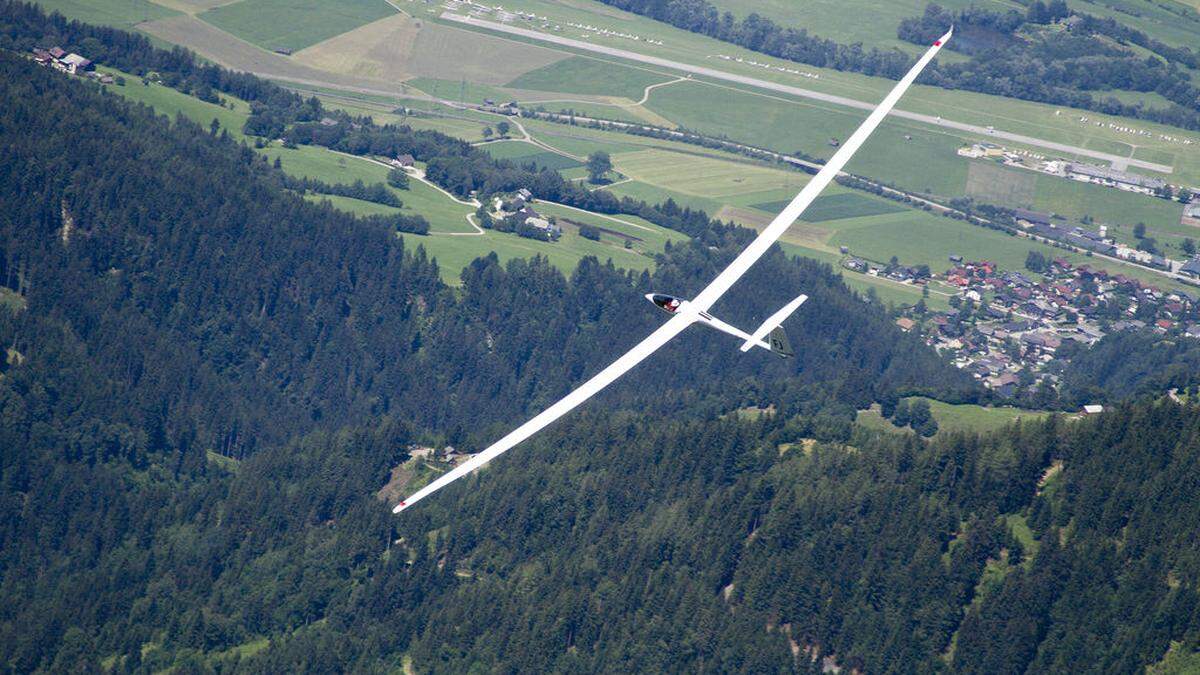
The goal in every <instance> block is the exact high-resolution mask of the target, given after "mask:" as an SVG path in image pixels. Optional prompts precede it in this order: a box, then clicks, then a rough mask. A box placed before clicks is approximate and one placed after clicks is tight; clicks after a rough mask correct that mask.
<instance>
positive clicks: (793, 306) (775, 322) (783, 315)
mask: <svg viewBox="0 0 1200 675" xmlns="http://www.w3.org/2000/svg"><path fill="white" fill-rule="evenodd" d="M805 300H808V296H807V295H800V296H798V297H797V298H796V299H795V300H792V301H791V302H789V303H788V304H786V305H784V306H783V309H781V310H779V311H778V312H775V313H774V314H772V315H771V317H770V318H769V319H767V320H766V321H764V322H762V325H761V326H759V327H758V330H756V331H754V334H753V335H751V336H750V339H749V340H746V341H745V342H743V343H742V347H741V350H742V351H744V352H748V351H750V348H751V347H753V346H755V345H756V344H757V343H759V342H761V341H762V339H763V338H764V337H766V336H767V334H768V333H771V337H772V338H774V337H775V335H774V334H773V333H772V331H774V330H775V329H776V328H779V324H781V323H783V322H784V320H785V319H787V318H788V317H789V316H791V315H792V312H795V311H796V310H797V309H799V307H800V305H803V304H804V301H805ZM782 333H783V331H780V334H782ZM783 340H784V342H785V343H786V342H787V337H786V336H785V337H784V338H783ZM773 344H774V343H772V346H773ZM771 351H775V350H774V349H772V350H771ZM788 351H789V352H790V351H791V347H789V348H788ZM790 355H791V354H788V356H790Z"/></svg>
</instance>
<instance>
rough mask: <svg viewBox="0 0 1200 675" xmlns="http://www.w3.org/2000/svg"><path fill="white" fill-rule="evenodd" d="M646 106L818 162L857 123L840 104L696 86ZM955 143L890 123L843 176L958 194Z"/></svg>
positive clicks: (961, 179) (671, 90)
mask: <svg viewBox="0 0 1200 675" xmlns="http://www.w3.org/2000/svg"><path fill="white" fill-rule="evenodd" d="M714 96H719V98H720V101H721V105H719V106H714V105H711V104H710V102H711V101H712V100H713V97H714ZM647 107H649V108H650V109H652V110H654V111H655V112H657V113H659V114H661V115H663V116H665V117H668V118H670V119H672V120H674V121H675V122H676V123H678V124H679V125H681V126H684V127H687V128H689V129H695V130H697V131H701V132H704V133H708V134H713V135H727V136H729V137H731V138H734V139H736V140H740V141H744V142H747V143H750V144H752V145H757V146H761V147H767V148H771V149H774V150H778V151H781V152H796V151H801V152H803V153H805V154H808V155H812V156H816V157H819V158H821V159H828V157H829V156H831V155H832V154H833V152H834V151H835V148H834V147H832V146H831V139H837V140H838V141H841V140H844V139H845V138H846V137H847V136H848V135H849V134H850V133H851V132H852V131H853V130H854V129H855V128H856V127H857V126H858V124H859V123H860V122H861V121H862V115H861V114H860V113H859V111H853V110H849V109H847V108H843V107H841V106H834V105H831V104H824V103H815V102H811V101H789V100H786V99H779V98H775V97H764V96H759V95H755V94H752V93H747V92H743V91H738V90H733V89H725V88H714V87H712V86H709V85H706V84H703V83H698V82H685V83H680V84H678V85H672V86H670V87H664V88H663V89H662V90H661V91H656V92H655V94H654V96H653V97H651V99H650V101H649V102H648V103H647ZM905 136H909V137H910V138H907V139H906V138H905ZM961 145H962V140H961V139H959V138H958V137H956V136H951V135H948V134H945V133H942V132H939V131H932V130H928V128H927V127H924V126H922V125H918V124H915V123H908V122H905V121H903V120H896V119H891V120H888V121H887V122H885V123H884V124H883V125H882V126H881V127H880V129H879V131H877V132H876V135H875V136H874V137H872V139H871V140H870V141H869V142H868V143H867V144H866V145H865V146H864V147H863V150H862V152H860V153H859V154H858V155H857V156H856V157H855V159H854V160H853V161H852V162H851V163H850V165H849V167H848V169H847V170H848V171H852V172H855V173H861V174H865V175H868V176H871V177H873V178H879V179H882V180H885V181H887V182H889V183H892V184H895V185H901V186H904V187H907V188H909V189H912V190H917V191H921V192H933V193H936V194H950V195H956V194H961V193H962V190H963V187H964V185H965V183H966V168H967V167H966V162H965V161H964V160H963V158H961V157H959V156H958V155H956V154H955V151H956V150H957V149H958V148H959V147H960V146H961ZM913 167H921V169H920V170H917V171H914V169H913Z"/></svg>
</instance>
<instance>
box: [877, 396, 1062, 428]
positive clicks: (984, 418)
mask: <svg viewBox="0 0 1200 675" xmlns="http://www.w3.org/2000/svg"><path fill="white" fill-rule="evenodd" d="M918 398H923V397H911V398H907V399H904V400H906V401H908V402H910V403H911V402H912V401H914V400H916V399H918ZM924 400H926V401H928V402H929V410H930V412H931V413H932V414H933V418H934V419H935V420H937V423H938V433H939V434H941V433H948V432H957V431H963V432H977V433H985V432H988V431H994V430H996V429H999V428H1001V427H1003V426H1005V425H1007V424H1011V423H1012V422H1014V421H1017V420H1038V419H1042V418H1044V417H1046V416H1047V415H1049V414H1050V413H1048V412H1045V411H1042V410H1023V409H1021V408H1010V407H999V408H993V407H985V406H979V405H972V404H951V403H943V402H941V401H935V400H933V399H928V398H926V399H924ZM858 423H859V424H862V425H864V426H867V427H870V428H874V429H888V430H892V431H895V430H896V429H897V427H896V426H894V425H893V424H892V423H891V421H890V420H886V419H884V418H883V417H882V416H881V415H880V414H879V406H878V405H872V406H871V408H870V409H868V410H860V411H858Z"/></svg>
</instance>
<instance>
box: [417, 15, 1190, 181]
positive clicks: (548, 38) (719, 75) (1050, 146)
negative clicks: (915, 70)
mask: <svg viewBox="0 0 1200 675" xmlns="http://www.w3.org/2000/svg"><path fill="white" fill-rule="evenodd" d="M441 18H443V19H445V20H447V21H453V22H455V23H460V24H466V25H469V26H477V27H479V28H486V29H488V30H494V31H498V32H501V33H508V34H510V35H518V36H520V37H524V38H530V39H533V40H540V41H542V42H549V43H551V44H556V45H560V46H563V47H570V48H572V49H581V50H584V51H589V52H595V53H598V54H605V55H607V56H615V57H617V58H621V59H627V60H630V61H638V62H640V63H645V64H648V65H652V66H659V67H661V68H670V69H672V70H678V71H682V72H685V73H692V74H693V75H702V76H704V77H710V78H713V79H717V80H724V81H726V82H736V83H738V84H744V85H748V86H751V87H756V88H759V89H768V90H770V91H777V92H780V93H784V94H790V95H792V96H799V97H802V98H809V99H813V100H817V101H824V102H826V103H834V104H836V105H842V106H846V107H850V108H857V109H859V110H867V111H870V110H873V109H874V108H875V106H876V105H877V102H875V101H870V102H868V101H860V100H858V99H853V98H848V97H845V96H837V95H835V94H827V93H824V92H820V91H813V90H812V89H804V88H802V87H793V86H791V85H787V84H780V83H778V82H769V81H767V80H760V79H758V78H755V77H749V76H746V75H737V74H734V73H727V72H725V71H722V70H716V69H714V68H706V67H704V66H694V65H692V64H689V63H683V62H680V61H672V60H670V59H664V58H659V57H657V56H649V55H647V54H639V53H638V52H631V51H628V50H625V49H617V48H616V47H607V46H604V45H596V44H591V43H589V42H584V41H582V40H574V39H571V38H567V37H561V36H558V35H550V34H547V33H542V32H539V31H535V30H528V29H525V28H518V27H516V26H509V25H507V24H503V23H496V22H495V21H486V20H483V19H477V18H475V17H472V16H461V15H459V14H454V13H451V12H443V13H442V15H441ZM892 115H894V116H896V117H903V118H904V119H909V120H913V121H916V122H921V123H923V124H930V125H933V126H936V127H941V128H944V129H954V130H956V131H965V132H968V133H971V134H977V135H980V136H986V137H988V138H993V139H999V140H1006V141H1012V142H1014V143H1022V144H1025V145H1032V146H1036V147H1039V148H1045V149H1047V150H1053V151H1055V152H1062V153H1067V154H1073V155H1078V156H1080V157H1089V158H1091V159H1096V160H1100V161H1103V162H1109V163H1110V164H1114V165H1115V166H1130V167H1138V168H1141V169H1146V170H1148V171H1156V172H1159V173H1172V172H1173V171H1174V169H1173V168H1172V167H1170V166H1167V165H1165V164H1158V163H1156V162H1147V161H1144V160H1140V159H1131V158H1129V157H1122V156H1120V155H1113V154H1110V153H1107V152H1099V151H1097V150H1089V149H1087V148H1080V147H1076V146H1074V145H1068V144H1066V143H1058V142H1055V141H1048V140H1044V139H1041V138H1034V137H1033V136H1025V135H1022V134H1017V133H1013V132H1010V131H1004V130H1002V129H989V128H988V127H981V126H978V125H975V124H967V123H965V122H955V121H953V120H948V119H946V118H944V117H941V116H934V115H924V114H921V113H915V112H909V111H907V110H895V111H893V112H892Z"/></svg>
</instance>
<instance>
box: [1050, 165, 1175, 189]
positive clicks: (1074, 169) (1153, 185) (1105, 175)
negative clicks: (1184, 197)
mask: <svg viewBox="0 0 1200 675" xmlns="http://www.w3.org/2000/svg"><path fill="white" fill-rule="evenodd" d="M1066 171H1067V176H1068V177H1069V178H1073V179H1075V180H1077V181H1082V182H1084V183H1099V184H1101V185H1107V186H1109V187H1115V188H1120V189H1122V190H1129V191H1130V192H1141V193H1143V194H1154V193H1155V192H1157V191H1158V190H1161V189H1163V188H1164V187H1166V186H1167V183H1166V181H1163V180H1159V179H1158V178H1150V177H1148V176H1139V175H1137V174H1133V173H1127V172H1125V171H1118V170H1116V169H1110V168H1107V167H1103V166H1096V165H1095V164H1081V163H1071V164H1068V165H1067V167H1066Z"/></svg>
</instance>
